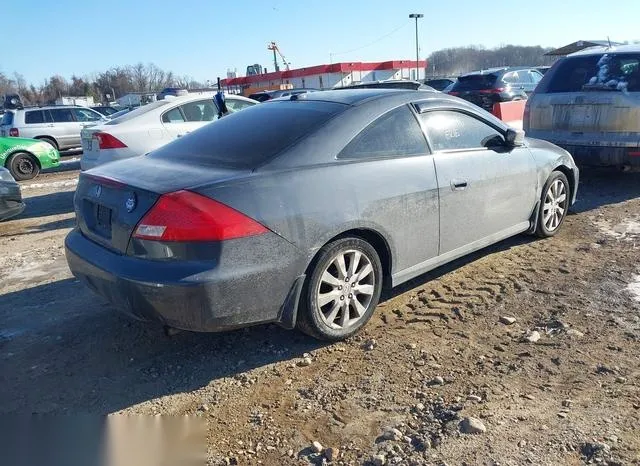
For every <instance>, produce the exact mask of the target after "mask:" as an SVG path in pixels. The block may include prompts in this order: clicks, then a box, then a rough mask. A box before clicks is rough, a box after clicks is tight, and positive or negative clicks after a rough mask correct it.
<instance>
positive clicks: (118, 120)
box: [105, 99, 172, 125]
mask: <svg viewBox="0 0 640 466" xmlns="http://www.w3.org/2000/svg"><path fill="white" fill-rule="evenodd" d="M170 102H172V100H169V99H167V100H156V101H155V102H151V103H149V104H147V105H143V106H142V107H138V108H136V109H134V110H131V111H130V112H128V113H125V114H124V115H122V116H120V117H118V118H115V119H113V120H111V121H107V122H106V123H105V125H117V124H120V123H122V122H123V121H127V120H130V119H132V118H135V117H137V116H138V115H144V114H145V113H147V112H149V111H151V110H153V109H154V108H159V107H162V106H163V105H167V104H168V103H170Z"/></svg>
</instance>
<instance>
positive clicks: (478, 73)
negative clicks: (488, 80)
mask: <svg viewBox="0 0 640 466" xmlns="http://www.w3.org/2000/svg"><path fill="white" fill-rule="evenodd" d="M536 68H537V67H535V66H499V67H494V68H486V69H483V70H476V71H470V72H469V73H465V74H461V75H460V77H461V78H465V77H467V76H483V75H489V74H498V73H508V72H510V71H519V70H535V69H536Z"/></svg>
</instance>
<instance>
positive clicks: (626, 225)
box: [594, 219, 640, 239]
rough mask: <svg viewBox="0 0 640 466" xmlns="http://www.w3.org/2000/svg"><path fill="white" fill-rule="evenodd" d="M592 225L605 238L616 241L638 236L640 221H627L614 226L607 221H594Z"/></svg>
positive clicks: (639, 233) (639, 234)
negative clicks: (604, 235) (605, 236)
mask: <svg viewBox="0 0 640 466" xmlns="http://www.w3.org/2000/svg"><path fill="white" fill-rule="evenodd" d="M594 224H595V225H596V226H597V227H598V228H599V229H600V231H601V232H602V233H604V234H606V235H607V236H611V237H613V238H617V239H631V238H632V237H634V236H640V219H636V220H632V219H627V220H624V221H622V222H620V223H617V224H615V225H611V223H609V222H607V221H596V222H594Z"/></svg>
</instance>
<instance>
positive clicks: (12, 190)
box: [0, 167, 25, 220]
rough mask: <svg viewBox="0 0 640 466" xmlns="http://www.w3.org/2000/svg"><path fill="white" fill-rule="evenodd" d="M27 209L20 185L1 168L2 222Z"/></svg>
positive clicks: (0, 209) (0, 203)
mask: <svg viewBox="0 0 640 466" xmlns="http://www.w3.org/2000/svg"><path fill="white" fill-rule="evenodd" d="M24 208H25V205H24V202H23V201H22V193H21V192H20V185H19V184H18V183H16V181H15V180H14V179H13V177H12V176H11V173H9V170H7V169H6V168H2V167H0V220H6V219H9V218H11V217H15V216H16V215H18V214H20V213H21V212H22V211H23V210H24Z"/></svg>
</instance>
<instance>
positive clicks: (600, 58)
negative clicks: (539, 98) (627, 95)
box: [541, 53, 640, 93]
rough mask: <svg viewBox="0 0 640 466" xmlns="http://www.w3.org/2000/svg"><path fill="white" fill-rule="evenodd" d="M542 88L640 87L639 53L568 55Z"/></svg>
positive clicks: (633, 89)
mask: <svg viewBox="0 0 640 466" xmlns="http://www.w3.org/2000/svg"><path fill="white" fill-rule="evenodd" d="M550 78H551V79H550V80H549V81H547V83H546V86H542V87H543V89H541V90H542V91H543V92H548V93H554V92H580V91H590V90H593V91H621V92H639V91H640V54H637V53H619V54H616V53H605V54H602V55H586V56H577V57H569V58H565V59H564V60H563V61H562V62H560V63H559V64H558V65H557V68H556V69H555V71H554V72H553V75H551V76H550Z"/></svg>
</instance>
